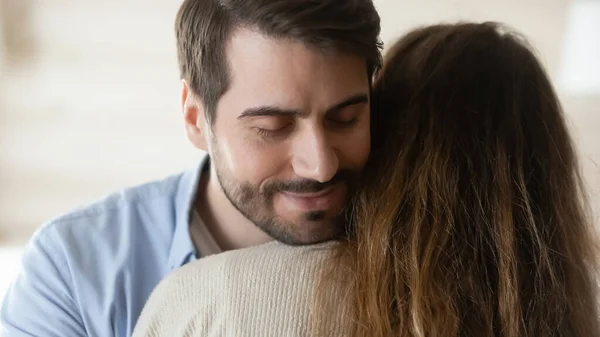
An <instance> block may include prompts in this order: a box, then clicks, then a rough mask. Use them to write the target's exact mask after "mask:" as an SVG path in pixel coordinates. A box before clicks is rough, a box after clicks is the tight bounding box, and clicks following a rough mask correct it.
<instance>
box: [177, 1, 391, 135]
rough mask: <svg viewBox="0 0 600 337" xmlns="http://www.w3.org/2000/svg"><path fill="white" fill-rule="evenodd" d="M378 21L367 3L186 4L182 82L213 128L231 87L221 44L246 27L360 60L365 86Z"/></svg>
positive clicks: (372, 66)
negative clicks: (218, 105) (195, 96)
mask: <svg viewBox="0 0 600 337" xmlns="http://www.w3.org/2000/svg"><path fill="white" fill-rule="evenodd" d="M379 21H380V20H379V15H378V14H377V11H376V10H375V7H374V5H373V2H372V1H371V0H185V1H184V2H183V4H182V5H181V7H180V9H179V12H178V13H177V19H176V22H175V32H176V36H177V55H178V59H179V68H180V72H181V78H183V79H185V80H186V81H188V85H189V87H190V90H191V91H192V93H193V94H194V95H197V96H198V97H199V98H200V99H201V100H202V102H203V104H204V108H205V112H206V118H207V119H208V121H209V123H211V124H212V123H213V122H214V117H215V110H216V105H217V103H218V101H219V99H220V98H221V96H222V95H223V94H224V93H225V92H226V91H227V90H228V88H229V84H230V83H229V82H230V76H229V69H228V63H227V57H226V53H225V49H226V48H225V47H226V43H227V41H228V39H229V38H230V35H231V32H232V31H233V29H234V28H239V27H242V28H243V27H247V28H250V29H256V30H257V31H259V32H260V33H262V34H265V35H267V36H269V37H274V38H284V39H294V40H298V41H301V42H303V43H305V44H306V45H307V46H309V47H312V48H316V49H318V50H319V51H322V52H328V51H333V52H343V53H349V54H353V55H356V56H359V57H362V58H364V59H365V61H366V67H367V73H368V76H369V81H370V80H371V76H372V75H373V73H374V72H375V71H376V70H377V69H378V68H379V67H380V65H381V42H380V40H379V32H380V23H379Z"/></svg>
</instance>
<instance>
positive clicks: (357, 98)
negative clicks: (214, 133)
mask: <svg viewBox="0 0 600 337" xmlns="http://www.w3.org/2000/svg"><path fill="white" fill-rule="evenodd" d="M368 102H369V95H367V94H365V93H360V94H356V95H353V96H350V97H349V98H347V99H345V100H343V101H342V102H340V103H337V104H335V105H334V106H332V107H330V108H328V109H327V111H326V113H327V114H330V113H334V112H336V111H339V110H342V109H344V108H346V107H348V106H352V105H356V104H361V103H368ZM267 116H285V117H304V116H306V112H304V111H301V110H296V109H282V108H278V107H276V106H271V105H264V106H258V107H252V108H248V109H246V110H244V111H243V112H242V113H241V114H240V115H239V116H238V117H237V119H244V118H247V117H267Z"/></svg>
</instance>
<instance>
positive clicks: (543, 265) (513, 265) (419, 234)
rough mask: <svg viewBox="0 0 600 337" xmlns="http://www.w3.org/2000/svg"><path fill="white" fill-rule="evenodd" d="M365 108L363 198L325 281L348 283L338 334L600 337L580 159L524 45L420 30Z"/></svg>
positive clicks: (445, 29)
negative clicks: (368, 147)
mask: <svg viewBox="0 0 600 337" xmlns="http://www.w3.org/2000/svg"><path fill="white" fill-rule="evenodd" d="M373 101H374V107H373V109H374V120H373V123H374V128H373V131H374V138H373V152H372V161H371V162H370V163H369V165H368V168H367V177H366V184H365V186H364V188H363V190H362V191H361V192H360V193H359V195H358V197H357V198H356V202H355V207H354V209H353V211H352V222H351V228H350V235H349V238H348V239H347V241H346V242H344V243H342V244H341V245H339V247H338V248H337V249H338V251H337V253H338V254H336V255H335V256H334V257H333V258H332V259H333V260H332V265H334V266H335V267H334V269H333V270H330V271H329V272H326V273H324V274H323V277H324V278H327V279H333V278H335V277H333V276H335V274H337V275H338V276H339V275H342V274H344V276H343V277H344V280H345V282H346V284H350V289H349V291H348V296H347V297H346V302H345V303H341V302H340V303H339V304H340V305H345V306H347V308H348V313H349V315H350V318H351V323H352V324H351V326H350V330H351V331H350V332H349V335H350V336H353V337H358V336H369V337H378V336H381V337H383V336H385V337H387V336H423V337H424V336H477V337H479V336H502V337H521V336H580V337H592V336H600V327H599V322H598V321H599V318H598V311H597V300H598V299H597V296H598V293H597V292H596V286H597V279H596V266H597V265H596V258H597V250H596V242H595V239H594V238H595V231H594V230H593V226H592V224H591V223H590V220H589V217H588V214H587V211H586V208H585V195H584V191H583V188H582V187H583V186H582V180H581V177H580V171H579V167H578V164H577V156H576V153H575V150H574V146H573V143H572V140H571V138H570V136H569V133H568V130H567V126H566V123H565V117H564V115H563V112H562V109H561V106H560V103H559V101H558V99H557V96H556V94H555V92H554V89H553V87H552V85H551V83H550V81H549V79H548V76H547V75H546V73H545V71H544V69H543V68H542V66H541V65H540V62H539V61H538V60H537V59H536V57H535V56H534V54H533V53H532V51H531V49H530V48H529V47H528V45H527V43H526V42H525V41H524V40H523V39H522V38H520V37H519V36H518V35H517V34H515V33H511V32H510V31H508V30H507V29H505V28H503V27H502V26H500V25H498V24H494V23H483V24H471V23H461V24H454V25H436V26H430V27H426V28H422V29H418V30H415V31H413V32H411V33H409V34H408V35H406V36H405V37H404V38H402V39H400V40H399V41H398V42H396V43H395V44H394V45H393V47H392V48H391V49H390V50H389V51H388V52H387V55H386V57H385V60H384V66H383V68H382V70H381V71H380V73H379V74H378V76H377V78H376V81H375V83H374V94H373ZM348 271H349V273H348ZM332 273H333V274H332ZM332 277H333V278H332ZM325 281H326V280H325ZM325 283H327V282H325ZM330 290H331V289H330V288H328V287H327V286H321V287H320V288H319V290H318V291H319V292H329V291H330ZM321 294H322V293H321ZM317 296H319V295H317ZM317 303H319V302H318V300H317ZM321 308H322V307H321ZM323 313H324V316H321V318H322V319H324V320H327V317H326V315H327V313H326V312H323Z"/></svg>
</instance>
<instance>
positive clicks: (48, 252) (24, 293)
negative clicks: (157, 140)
mask: <svg viewBox="0 0 600 337" xmlns="http://www.w3.org/2000/svg"><path fill="white" fill-rule="evenodd" d="M207 162H208V157H207V156H206V157H205V158H204V159H203V160H202V161H201V163H200V164H199V166H198V167H196V168H195V169H194V170H191V171H189V172H185V173H183V174H180V175H177V176H173V177H170V178H167V179H165V180H162V181H157V182H152V183H149V184H145V185H142V186H138V187H135V188H130V189H126V190H123V191H121V192H120V193H116V194H113V195H111V196H108V197H107V198H105V199H104V200H102V201H100V202H97V203H95V204H92V205H90V206H88V207H85V208H83V209H81V210H78V211H75V212H72V213H70V214H67V215H65V216H62V217H60V218H58V219H56V220H53V221H51V222H50V223H48V224H46V225H44V226H43V227H42V228H41V229H39V230H38V231H37V232H36V233H35V234H34V236H33V238H32V239H31V241H30V242H29V244H28V246H27V248H26V250H25V253H24V256H23V260H22V269H21V271H20V274H19V275H18V277H17V279H16V280H15V282H14V283H13V284H12V286H11V288H10V290H9V291H8V293H7V294H6V297H5V300H4V303H3V305H2V309H1V312H0V322H1V323H2V328H3V329H4V330H3V333H4V334H3V335H2V336H6V337H21V336H36V337H54V336H56V337H58V336H60V337H74V336H102V337H104V336H118V337H121V336H130V335H131V333H132V332H133V328H134V327H135V324H136V322H137V319H138V317H139V315H140V313H141V311H142V308H143V306H144V304H145V302H146V300H147V299H148V297H149V296H150V293H151V292H152V290H153V289H154V287H155V286H156V285H157V284H158V283H159V282H160V281H161V280H162V279H163V278H164V277H165V276H166V275H167V274H168V273H169V272H171V271H172V270H173V269H174V268H177V267H180V266H182V265H184V264H186V263H188V262H190V261H192V260H194V259H196V252H195V249H194V246H193V244H192V240H191V238H190V234H189V220H190V211H191V210H192V207H193V202H194V199H195V194H196V189H197V185H198V180H199V177H200V174H201V172H202V168H203V167H204V165H205V164H206V163H207Z"/></svg>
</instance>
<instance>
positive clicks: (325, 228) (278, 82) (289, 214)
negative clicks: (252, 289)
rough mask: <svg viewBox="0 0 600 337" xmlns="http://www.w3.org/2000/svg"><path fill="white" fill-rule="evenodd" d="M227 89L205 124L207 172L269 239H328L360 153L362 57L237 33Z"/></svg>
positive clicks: (365, 151)
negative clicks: (212, 118)
mask: <svg viewBox="0 0 600 337" xmlns="http://www.w3.org/2000/svg"><path fill="white" fill-rule="evenodd" d="M227 56H228V61H229V65H230V70H231V73H230V75H231V85H230V87H229V90H228V91H227V93H226V94H225V95H223V96H222V97H221V99H220V101H219V103H218V105H217V109H216V115H215V116H216V117H215V119H214V124H213V126H212V131H211V130H210V128H211V127H210V126H209V125H206V123H205V122H204V119H203V123H204V124H205V125H204V126H203V127H204V135H205V137H207V138H206V143H207V144H208V151H209V154H210V156H211V165H213V167H212V169H213V172H216V174H217V177H218V179H219V182H220V184H221V187H222V189H223V191H224V193H225V195H226V196H227V198H228V199H229V200H230V201H231V203H232V204H233V205H234V206H235V207H236V208H237V209H238V210H239V211H240V212H241V213H242V214H243V215H245V216H246V217H247V218H248V219H250V220H251V221H252V222H254V223H255V224H256V225H257V226H258V227H260V228H261V229H262V230H263V231H265V232H266V233H267V234H269V235H270V236H271V237H273V238H274V239H276V240H279V241H282V242H284V243H288V244H311V243H316V242H320V241H325V240H328V239H331V238H333V237H335V236H336V235H337V234H338V233H339V231H340V229H341V228H342V223H341V221H340V220H341V216H340V215H341V213H342V210H343V208H344V206H345V205H346V202H347V199H348V195H349V194H350V193H351V191H352V186H353V185H354V183H355V181H356V179H357V176H358V175H359V174H360V172H361V170H362V168H363V166H364V164H365V162H366V160H367V157H368V155H369V150H370V120H369V118H370V111H369V83H368V77H367V76H368V75H367V71H366V63H365V61H364V60H363V59H360V58H358V57H354V56H350V55H342V54H333V53H332V54H327V55H325V54H323V53H321V52H319V51H317V50H313V49H308V48H307V47H306V46H305V45H304V44H302V43H300V42H296V41H291V40H282V39H272V38H269V37H266V36H264V35H262V34H260V33H257V32H252V31H249V30H237V31H236V32H235V33H234V35H233V36H232V39H231V41H230V42H229V44H228V46H227Z"/></svg>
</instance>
